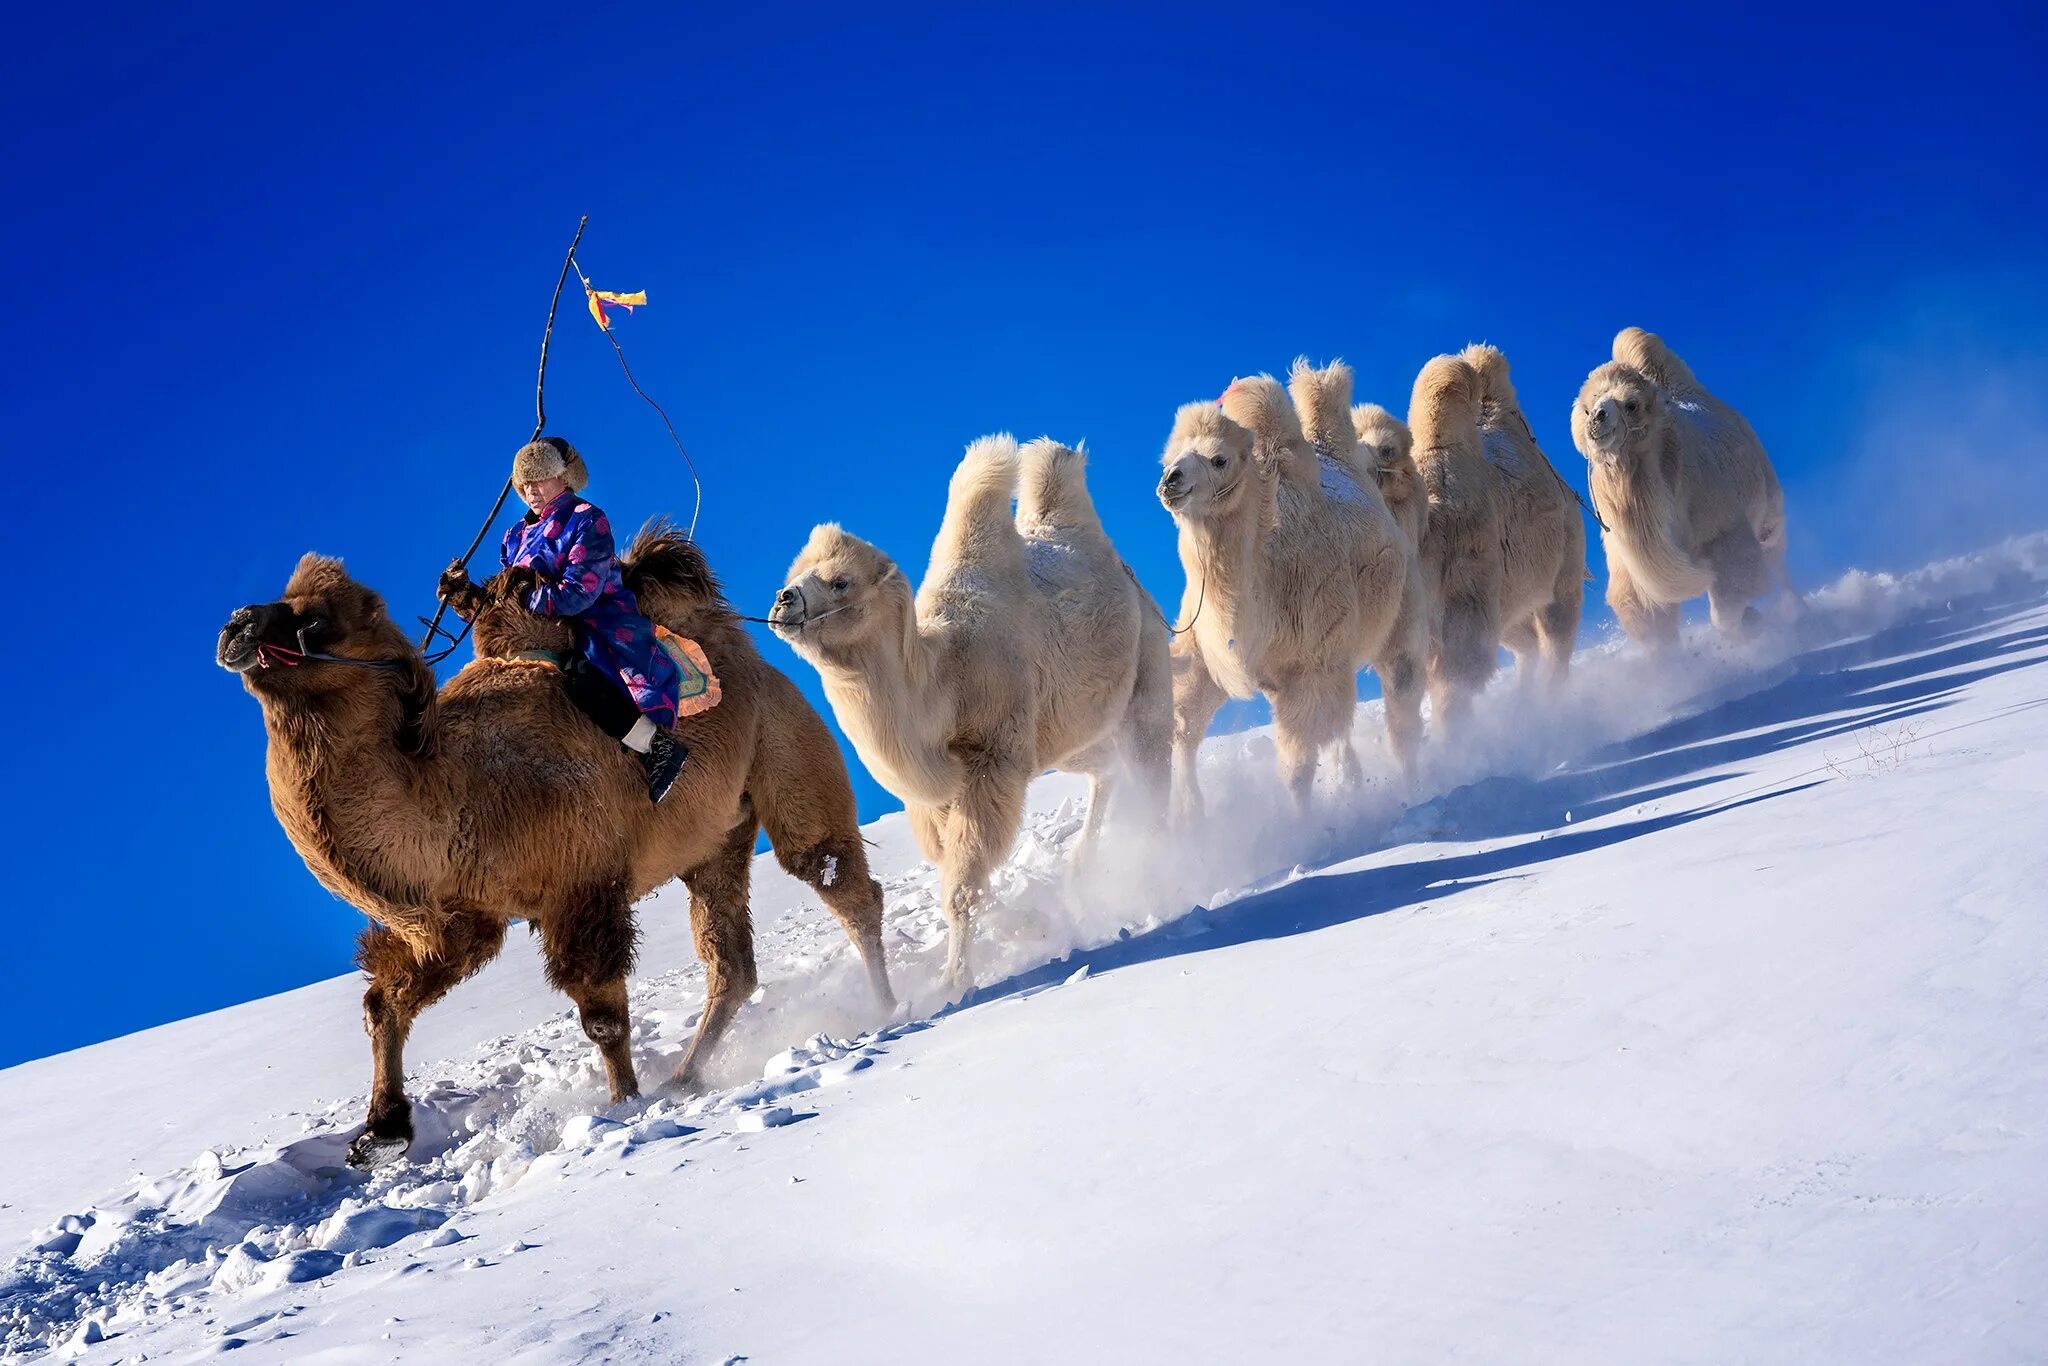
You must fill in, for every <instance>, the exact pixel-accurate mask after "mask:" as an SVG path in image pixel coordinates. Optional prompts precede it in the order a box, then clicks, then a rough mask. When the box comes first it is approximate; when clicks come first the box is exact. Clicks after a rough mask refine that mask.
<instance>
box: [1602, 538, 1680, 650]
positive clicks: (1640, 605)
mask: <svg viewBox="0 0 2048 1366" xmlns="http://www.w3.org/2000/svg"><path fill="white" fill-rule="evenodd" d="M1607 606H1608V607H1609V608H1610V609H1611V610H1612V611H1613V612H1614V619H1615V620H1616V621H1619V622H1620V623H1621V629H1622V630H1623V631H1624V632H1626V633H1627V635H1628V638H1629V639H1630V640H1633V641H1634V642H1635V643H1636V644H1638V645H1640V646H1642V647H1643V648H1645V649H1647V650H1649V651H1650V652H1652V653H1653V654H1654V653H1656V652H1659V651H1662V650H1668V649H1670V648H1671V647H1672V646H1674V645H1676V644H1678V615H1679V613H1678V604H1677V603H1675V602H1652V601H1651V600H1650V599H1649V598H1648V597H1647V596H1645V594H1644V593H1643V590H1642V589H1641V588H1640V587H1639V586H1637V584H1636V581H1635V578H1634V576H1633V575H1631V574H1630V573H1629V572H1628V570H1627V568H1625V567H1624V566H1623V565H1622V563H1621V561H1620V560H1619V559H1617V558H1616V557H1615V556H1613V555H1611V554H1610V555H1609V556H1608V557H1607Z"/></svg>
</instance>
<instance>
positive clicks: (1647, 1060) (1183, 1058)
mask: <svg viewBox="0 0 2048 1366" xmlns="http://www.w3.org/2000/svg"><path fill="white" fill-rule="evenodd" d="M2044 583H2048V541H2044V540H2041V539H2036V540H2033V541H2029V542H2023V543H2017V544H2012V545H2008V546H2005V547H2001V548H2000V549H1998V550H1996V551H1993V552H1987V553H1986V554H1984V555H1981V556H1976V557H1971V558H1970V559H1967V560H1961V561H1955V562H1951V563H1947V564H1944V565H1939V566H1933V567H1930V568H1929V569H1928V570H1925V571H1922V572H1921V573H1919V574H1917V575H1913V576H1908V577H1907V578H1905V579H1898V580H1894V579H1888V578H1882V577H1870V576H1851V577H1850V578H1848V579H1845V580H1844V581H1842V582H1841V583H1839V584H1836V585H1834V586H1832V587H1831V588H1829V589H1827V590H1824V591H1823V592H1821V593H1818V594H1816V595H1814V597H1813V599H1812V602H1813V608H1812V610H1811V611H1810V612H1809V613H1808V614H1807V615H1806V616H1805V617H1804V618H1803V619H1801V620H1799V621H1798V622H1796V623H1782V622H1781V623H1777V624H1774V625H1773V626H1772V627H1771V628H1770V629H1769V630H1768V631H1767V632H1766V633H1765V634H1764V636H1763V637H1762V638H1761V639H1759V640H1757V641H1754V642H1751V643H1749V644H1748V645H1745V646H1743V647H1741V648H1733V647H1729V646H1726V645H1723V644H1721V643H1720V642H1718V641H1715V640H1713V639H1710V638H1705V637H1689V638H1688V643H1687V646H1686V648H1685V649H1684V650H1683V651H1682V652H1681V653H1680V655H1679V657H1677V658H1675V659H1671V660H1668V661H1665V662H1662V663H1653V662H1651V661H1648V660H1646V659H1644V658H1642V657H1640V656H1638V655H1637V654H1635V653H1634V652H1633V651H1630V650H1627V649H1624V648H1618V647H1615V646H1613V645H1611V644H1610V645H1607V646H1603V647H1600V648H1595V649H1592V650H1589V651H1586V652H1584V653H1582V655H1581V657H1580V660H1579V664H1578V667H1577V671H1576V674H1575V679H1574V685H1573V688H1572V691H1571V695H1570V697H1569V698H1568V699H1567V700H1566V701H1565V702H1564V703H1563V704H1562V705H1561V706H1559V707H1557V708H1551V709H1545V708H1541V707H1537V706H1533V705H1530V704H1529V703H1528V702H1527V701H1526V700H1525V699H1523V698H1521V697H1519V696H1518V695H1517V694H1516V692H1515V689H1514V688H1513V687H1512V686H1510V685H1509V684H1508V683H1507V682H1506V681H1503V683H1502V684H1499V685H1497V686H1496V688H1495V689H1494V690H1493V693H1492V694H1491V695H1490V696H1489V698H1488V700H1487V705H1486V706H1485V707H1484V708H1483V709H1482V715H1481V726H1482V729H1481V731H1480V733H1478V734H1475V735H1474V736H1472V737H1471V738H1470V739H1469V740H1468V741H1467V742H1466V743H1464V744H1462V745H1461V746H1460V747H1459V748H1458V749H1457V750H1456V751H1454V752H1452V751H1445V750H1442V749H1439V750H1437V751H1435V752H1434V753H1433V755H1432V756H1431V759H1430V765H1431V772H1430V774H1429V776H1428V780H1427V783H1426V786H1427V787H1428V789H1429V792H1428V793H1427V794H1423V795H1426V796H1428V799H1427V800H1425V801H1422V802H1420V803H1419V804H1416V803H1404V802H1403V801H1401V800H1400V799H1399V798H1398V797H1397V795H1396V794H1395V793H1394V792H1393V791H1392V790H1391V787H1390V785H1387V784H1384V783H1383V784H1382V785H1380V786H1377V787H1374V788H1372V789H1370V790H1368V791H1367V792H1365V793H1363V794H1360V795H1358V796H1357V797H1355V798H1352V799H1348V800H1346V801H1345V802H1343V803H1342V804H1341V805H1339V804H1337V803H1335V802H1333V803H1331V805H1330V808H1329V810H1330V815H1329V816H1328V817H1327V818H1326V819H1324V820H1323V821H1321V822H1319V823H1317V824H1316V825H1315V826H1314V828H1309V829H1300V828H1294V827H1292V826H1291V825H1290V823H1289V822H1287V821H1285V820H1284V819H1282V818H1281V816H1280V815H1279V814H1278V813H1279V812H1280V811H1282V810H1283V809H1284V803H1282V802H1281V801H1280V800H1279V794H1278V791H1277V786H1276V784H1275V782H1274V780H1273V777H1272V773H1271V763H1270V754H1269V744H1270V742H1269V741H1268V740H1267V739H1266V737H1264V736H1263V735H1262V734H1260V733H1257V732H1253V733H1250V734H1246V735H1240V736H1231V737H1224V738H1220V739H1218V740H1216V741H1213V742H1212V743H1211V744H1210V745H1209V746H1208V748H1207V750H1206V751H1205V756H1204V763H1205V767H1206V768H1207V770H1208V772H1207V774H1206V780H1207V785H1208V787H1209V791H1210V805H1211V810H1212V815H1213V817H1214V819H1213V822H1212V826H1211V828H1210V829H1208V830H1206V831H1204V832H1203V833H1202V835H1201V837H1200V838H1198V839H1183V840H1179V841H1174V842H1171V843H1163V844H1162V843H1156V842H1155V843H1147V842H1146V841H1143V840H1140V839H1137V838H1135V837H1129V836H1127V837H1126V839H1125V840H1124V842H1123V846H1122V852H1121V855H1120V858H1119V861H1118V864H1117V866H1113V867H1105V868H1102V869H1099V870H1096V872H1095V873H1094V874H1093V875H1092V876H1091V877H1090V878H1089V879H1088V880H1087V881H1086V883H1085V884H1080V885H1065V886H1063V885H1062V884H1061V882H1060V879H1059V874H1058V868H1059V856H1060V852H1061V849H1062V846H1063V845H1064V844H1065V842H1066V841H1067V840H1068V839H1069V838H1070V836H1071V835H1072V833H1073V830H1074V828H1075V827H1076V825H1077V821H1076V819H1075V806H1076V796H1077V794H1076V792H1075V790H1074V788H1073V786H1072V785H1070V784H1066V783H1064V782H1062V781H1060V780H1051V779H1049V780H1047V781H1045V782H1044V783H1041V784H1040V785H1039V787H1038V788H1037V789H1036V790H1035V792H1034V808H1033V814H1032V817H1031V822H1030V831H1029V833H1028V834H1027V837H1026V838H1025V840H1024V841H1023V842H1022V843H1021V845H1020V848H1019V850H1018V852H1017V854H1016V856H1015V857H1014V858H1013V859H1012V860H1011V863H1010V865H1009V866H1008V867H1007V869H1006V870H1005V873H1004V897H1003V901H1002V905H1001V906H1000V908H998V909H997V910H996V911H995V912H994V913H992V914H991V915H990V916H989V917H987V918H986V919H985V921H984V922H983V924H982V925H981V927H980V930H979V934H980V943H981V946H982V947H983V949H984V951H983V952H982V954H981V959H980V962H979V964H978V968H979V973H980V978H981V981H982V982H983V983H984V986H983V988H982V990H981V991H980V992H979V993H978V994H977V995H976V996H975V997H974V998H973V999H972V1000H971V1001H969V1002H968V1003H967V1004H966V1005H964V1006H962V1007H959V1008H954V1009H949V1010H940V1009H939V1007H940V1006H941V1005H942V1002H941V1000H940V998H939V994H938V986H937V982H938V973H939V966H940V960H941V954H942V935H941V932H940V922H939V919H938V916H937V913H936V910H935V907H934V905H933V897H932V877H931V874H930V872H929V870H928V869H926V868H924V867H923V866H922V865H920V864H919V863H918V861H917V859H916V857H915V855H914V853H913V852H912V850H911V848H910V845H909V841H908V839H907V838H906V834H905V831H904V830H903V828H902V824H901V821H900V819H895V818H892V819H887V820H884V821H882V822H879V823H878V824H877V826H876V827H874V828H873V829H872V830H871V831H870V834H871V837H872V838H874V839H875V840H876V842H877V843H878V845H879V848H878V850H877V856H876V866H877V868H878V869H879V870H880V871H881V875H882V876H884V878H885V881H886V883H887V885H888V888H889V904H890V932H889V937H890V950H891V958H892V965H893V967H894V969H895V971H896V973H897V977H898V981H899V986H900V987H901V988H903V989H904V991H905V994H906V996H907V997H908V1002H907V1004H908V1009H907V1010H905V1011H904V1012H903V1013H901V1014H900V1015H899V1016H898V1017H897V1018H896V1019H894V1020H878V1019H875V1018H873V1015H872V1013H871V1011H870V1008H869V1007H867V1006H866V1005H865V1004H864V996H863V992H862V990H861V983H860V978H859V975H858V973H857V971H856V970H855V968H854V966H853V964H852V961H851V955H850V952H849V951H848V950H847V949H846V947H845V945H844V941H843V939H842V938H841V937H840V935H839V932H838V930H837V928H836V926H834V925H832V924H831V923H830V922H829V921H828V920H826V919H825V918H824V917H823V916H822V915H821V913H820V911H819V909H818V908H817V907H816V906H815V905H814V904H812V903H811V902H810V901H809V900H808V893H807V892H806V891H805V890H804V889H802V888H801V887H800V886H798V885H797V884H794V883H792V882H790V881H788V880H787V879H785V878H783V877H782V876H781V875H780V874H779V873H777V872H775V871H774V869H773V867H772V864H770V863H763V864H761V865H759V866H758V867H757V874H756V876H757V884H756V885H757V889H758V890H757V897H756V918H757V923H758V924H759V925H760V926H761V928H762V944H761V953H760V957H761V962H762V976H763V979H764V981H765V983H766V985H765V986H764V988H763V991H762V994H761V999H760V1000H759V1001H757V1002H756V1003H754V1004H753V1005H751V1006H750V1007H749V1008H748V1010H747V1011H746V1012H745V1013H744V1014H743V1016H742V1020H741V1024H740V1026H739V1028H738V1029H737V1030H736V1032H735V1035H734V1037H733V1038H732V1040H731V1042H730V1044H729V1046H728V1048H727V1050H726V1052H725V1053H724V1055H723V1059H722V1069H723V1070H722V1074H721V1076H720V1077H719V1081H720V1083H721V1085H722V1086H723V1087H724V1089H721V1090H719V1091H717V1092H715V1093H714V1094H711V1095H709V1096H706V1097H702V1098H698V1099H694V1100H689V1101H681V1100H676V1099H672V1098H662V1097H652V1098H648V1099H644V1100H641V1101H637V1102H633V1103H629V1104H627V1105H623V1106H618V1107H611V1108H608V1107H606V1106H605V1104H604V1096H603V1088H602V1082H601V1079H600V1076H599V1073H598V1069H597V1066H596V1062H595V1058H594V1055H593V1053H592V1051H591V1049H590V1048H589V1046H588V1045H587V1044H586V1042H585V1041H584V1039H583V1037H582V1035H581V1033H580V1032H579V1031H578V1030H577V1028H576V1026H575V1023H574V1020H573V1018H572V1016H571V1015H570V1014H569V1013H568V1012H567V1010H566V1008H565V1006H566V1003H565V1002H564V1001H562V1000H561V999H560V998H558V997H554V996H552V995H550V994H549V993H548V992H547V991H546V989H545V987H544V986H543V985H542V983H541V980H540V973H539V969H538V964H537V961H536V959H535V956H534V955H533V954H532V952H531V950H530V948H528V947H527V946H526V945H525V944H524V943H523V942H519V943H515V944H514V945H513V947H512V949H511V950H510V951H509V952H508V953H507V954H506V956H505V958H504V960H503V961H501V962H500V963H499V964H497V965H495V966H494V967H492V968H491V969H490V970H489V971H487V972H486V973H484V974H483V975H482V976H480V977H479V978H478V979H477V980H475V981H473V982H471V983H469V984H467V985H465V986H463V987H462V988H460V989H458V990H457V992H456V993H455V995H454V996H453V997H451V998H450V999H449V1001H447V1002H446V1003H444V1004H442V1005H440V1006H437V1007H436V1008H435V1009H434V1010H432V1011H430V1012H429V1013H428V1014H427V1015H426V1016H425V1017H424V1019H423V1020H422V1022H421V1025H420V1027H419V1029H418V1030H417V1032H416V1033H415V1036H414V1039H413V1042H412V1046H411V1048H410V1050H409V1055H408V1056H409V1059H410V1061H411V1064H412V1068H411V1078H412V1082H411V1086H412V1092H413V1094H414V1096H415V1099H416V1101H417V1104H418V1114H417V1119H418V1122H419V1125H420V1139H419V1141H418V1142H417V1143H416V1144H415V1146H414V1149H413V1154H412V1156H413V1161H412V1163H411V1164H409V1165H405V1166H398V1167H387V1168H384V1169H381V1170H378V1171H376V1172H374V1173H370V1174H368V1175H364V1174H359V1173H354V1172H350V1171H348V1170H346V1169H345V1168H343V1167H342V1166H341V1164H340V1155H341V1151H342V1148H343V1146H344V1144H345V1142H346V1139H347V1137H348V1135H349V1132H350V1127H351V1125H352V1124H353V1123H354V1122H355V1121H356V1119H357V1118H358V1117H359V1115H360V1113H361V1109H362V1096H361V1088H362V1087H363V1085H364V1084H365V1083H366V1082H367V1079H368V1048H367V1043H366V1041H365V1040H364V1038H363V1036H362V1034H361V1031H360V1026H359V1023H358V1020H359V1015H358V1007H357V996H358V993H359V990H360V987H359V984H358V983H357V982H356V981H355V980H354V979H351V978H341V979H336V980H334V981H331V982H324V983H320V984H317V985H315V986H311V987H307V988H305V989H303V990H301V991H296V992H292V993H289V994H287V995H284V996H279V997H275V998H272V999H269V1000H264V1001H258V1002H253V1003H251V1004H249V1005H245V1006H241V1007H237V1008H235V1009H232V1010H227V1011H222V1012H219V1013H217V1014H213V1015H209V1016H204V1017H200V1018H196V1019H192V1020H187V1021H183V1022H181V1023H179V1024H175V1025H170V1026H166V1027H164V1028H162V1029H157V1030H152V1031H149V1032H147V1033H144V1034H138V1035H134V1036H132V1037H129V1038H125V1039H119V1040H115V1041H113V1042H110V1043H107V1044H102V1045H99V1046H97V1047H94V1048H89V1049H85V1050H81V1051H79V1052H77V1053H72V1054H67V1055H64V1056H61V1057H56V1058H49V1059H45V1060H42V1061H40V1062H35V1063H30V1064H27V1065H25V1066H21V1067H17V1068H14V1069H11V1070H9V1071H6V1072H0V1238H4V1239H5V1240H6V1241H5V1243H4V1244H0V1250H4V1251H7V1252H12V1253H14V1254H15V1255H13V1257H12V1260H11V1261H10V1262H9V1263H8V1264H7V1265H6V1266H5V1268H4V1269H0V1345H4V1353H5V1356H6V1359H9V1360H12V1359H16V1358H18V1357H35V1356H37V1355H40V1354H43V1353H45V1352H48V1353H51V1354H53V1355H58V1356H73V1355H79V1356H83V1357H84V1358H85V1359H87V1360H91V1361H108V1362H112V1361H117V1360H128V1361H138V1360H143V1359H145V1357H146V1358H147V1359H149V1360H152V1361H181V1360H189V1359H196V1358H198V1357H200V1356H207V1355H211V1354H213V1353H216V1352H218V1351H221V1350H223V1349H227V1348H239V1349H240V1355H239V1356H238V1357H237V1360H240V1361H292V1362H356V1361H384V1360H393V1361H396V1360H406V1361H442V1360H456V1359H463V1360H477V1361H492V1362H499V1361H512V1362H523V1361H535V1362H541V1361H572V1360H586V1359H588V1360H621V1361H710V1362H720V1361H726V1360H730V1359H733V1358H738V1357H745V1358H748V1359H751V1360H754V1361H757V1362H766V1361H774V1362H783V1361H829V1362H864V1361H874V1362H884V1361H888V1362H900V1361H935V1360H975V1361H1038V1360H1044V1359H1048V1358H1061V1359H1071V1360H1091V1361H1092V1360H1105V1361H1106V1360H1124V1361H1128V1360H1162V1359H1177V1360H1218V1361H1245V1360H1270V1359H1274V1358H1297V1359H1304V1360H1346V1361H1350V1360H1376V1361H1440V1360H1445V1359H1468V1360H1481V1361H1495V1360H1539V1361H1574V1362H1584V1361H1626V1362H1639V1361H1702V1362H1706V1361H1716V1362H1719V1361H1731V1360H1759V1361H1790V1360H1839V1361H1852V1360H1853V1361H1866V1360H1894V1361H1916V1362H1917V1361H2014V1362H2018V1361H2038V1360H2041V1359H2043V1357H2044V1356H2048V1296H2044V1293H2043V1291H2042V1288H2041V1287H2042V1286H2044V1285H2048V852H2044V844H2043V840H2042V838H2041V836H2042V828H2043V827H2042V811H2043V803H2044V798H2048V707H2043V706H2042V705H2041V704H2042V703H2043V702H2044V701H2048V588H2044ZM1358 730H1359V736H1360V738H1361V742H1362V743H1363V744H1365V745H1366V746H1368V747H1369V748H1370V749H1371V750H1374V751H1377V750H1378V749H1379V747H1380V743H1381V742H1380V739H1379V734H1380V732H1379V721H1378V715H1377V710H1376V709H1375V708H1372V707H1366V708H1361V710H1360V715H1359V720H1358ZM1368 764H1369V768H1371V769H1373V770H1374V771H1377V772H1385V771H1386V769H1387V765H1386V764H1385V763H1384V762H1383V761H1382V762H1379V763H1374V762H1373V761H1372V759H1371V758H1370V757H1369V759H1368ZM1191 908H1192V909H1191ZM643 913H644V922H645V925H646V928H647V938H646V947H645V949H644V951H643V954H642V958H641V961H642V965H643V969H642V971H643V975H642V977H641V978H640V979H639V980H638V981H636V983H635V986H634V993H633V996H634V1011H635V1021H636V1041H637V1047H638V1050H639V1052H640V1053H641V1055H642V1056H641V1067H642V1073H643V1075H644V1076H650V1077H652V1076H660V1075H664V1074H665V1073H666V1071H667V1070H668V1068H669V1067H670V1066H672V1065H673V1062H674V1060H675V1058H676V1057H677V1056H678V1055H679V1053H680V1049H681V1045H682V1041H683V1039H684V1038H685V1037H686V1034H687V1030H688V1027H689V1024H690V1022H691V1019H692V1012H693V1010H694V1009H695V1007H696V1006H697V1004H698V1002H699V999H700V988H701V977H700V974H699V973H698V970H697V969H696V967H695V965H694V962H693V960H692V958H691V954H690V951H689V934H688V926H687V917H686V913H685V908H684V904H683V900H682V898H681V897H680V896H679V895H667V894H665V895H663V896H660V897H657V898H655V899H654V900H653V901H651V902H649V903H648V904H647V905H646V906H645V907H643ZM935 1012H936V1013H935ZM195 1154H196V1156H195Z"/></svg>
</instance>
